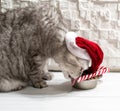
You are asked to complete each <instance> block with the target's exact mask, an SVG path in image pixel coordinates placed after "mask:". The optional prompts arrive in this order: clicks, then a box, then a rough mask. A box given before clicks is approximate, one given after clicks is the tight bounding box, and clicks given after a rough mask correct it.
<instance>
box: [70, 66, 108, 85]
mask: <svg viewBox="0 0 120 111" xmlns="http://www.w3.org/2000/svg"><path fill="white" fill-rule="evenodd" d="M107 72H109V68H107V67H105V66H100V67H99V68H98V70H97V71H96V72H95V73H92V74H89V75H83V76H80V77H78V78H77V79H73V80H72V86H73V85H74V84H75V83H76V82H78V83H79V82H81V81H85V80H87V79H90V78H92V77H96V76H100V75H103V74H105V73H107Z"/></svg>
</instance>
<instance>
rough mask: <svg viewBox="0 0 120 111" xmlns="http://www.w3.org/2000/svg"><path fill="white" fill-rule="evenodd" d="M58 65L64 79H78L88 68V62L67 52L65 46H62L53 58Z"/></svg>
mask: <svg viewBox="0 0 120 111" xmlns="http://www.w3.org/2000/svg"><path fill="white" fill-rule="evenodd" d="M54 59H55V61H56V62H57V63H58V64H59V66H60V68H61V70H62V71H63V74H64V76H65V78H67V79H68V78H74V79H76V78H78V77H79V76H81V75H82V73H83V71H84V70H85V69H87V68H88V62H87V61H86V60H83V59H80V58H78V57H76V56H74V55H73V54H72V53H70V52H69V50H68V49H67V47H66V46H62V47H61V48H60V49H59V51H58V52H57V54H56V55H55V57H54Z"/></svg>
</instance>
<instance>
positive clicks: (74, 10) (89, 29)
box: [0, 0, 120, 72]
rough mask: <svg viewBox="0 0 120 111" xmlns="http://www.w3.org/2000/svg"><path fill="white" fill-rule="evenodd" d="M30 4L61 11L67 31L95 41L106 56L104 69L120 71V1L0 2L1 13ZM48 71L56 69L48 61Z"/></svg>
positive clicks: (21, 0) (58, 0) (3, 0)
mask: <svg viewBox="0 0 120 111" xmlns="http://www.w3.org/2000/svg"><path fill="white" fill-rule="evenodd" d="M31 2H39V3H41V4H51V5H53V6H55V7H56V8H57V9H58V10H61V12H62V15H63V16H64V17H65V18H66V19H67V22H68V24H69V30H72V31H75V32H76V33H78V34H79V35H80V36H83V37H85V38H88V39H90V40H93V41H96V42H97V43H98V44H99V45H100V46H101V48H102V49H103V51H104V53H105V58H104V61H103V65H105V66H108V67H109V68H110V69H111V71H116V72H119V71H120V0H0V11H1V12H2V13H4V12H6V11H7V10H11V9H15V8H18V7H26V6H29V4H30V3H31ZM49 69H52V70H59V67H58V66H57V64H56V63H54V61H52V60H50V63H49Z"/></svg>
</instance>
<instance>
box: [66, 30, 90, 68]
mask: <svg viewBox="0 0 120 111" xmlns="http://www.w3.org/2000/svg"><path fill="white" fill-rule="evenodd" d="M76 37H77V34H76V33H75V32H68V33H67V34H66V37H65V41H66V45H67V48H68V50H69V51H70V52H71V53H72V54H73V55H75V56H77V57H79V58H81V59H84V60H86V61H88V64H89V67H90V66H91V64H92V63H91V62H92V61H91V58H90V56H89V54H88V53H87V51H86V49H83V48H80V47H78V46H77V45H76V40H75V39H76Z"/></svg>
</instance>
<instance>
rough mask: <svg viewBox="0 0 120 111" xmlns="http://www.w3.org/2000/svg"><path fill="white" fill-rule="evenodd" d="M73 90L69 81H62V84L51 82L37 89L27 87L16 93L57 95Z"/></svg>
mask: <svg viewBox="0 0 120 111" xmlns="http://www.w3.org/2000/svg"><path fill="white" fill-rule="evenodd" d="M71 91H73V88H72V86H71V83H70V82H64V83H62V84H53V85H49V86H48V87H46V88H43V89H37V88H33V87H27V88H25V89H23V90H21V91H18V92H17V93H20V94H24V95H57V94H63V93H69V92H71Z"/></svg>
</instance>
